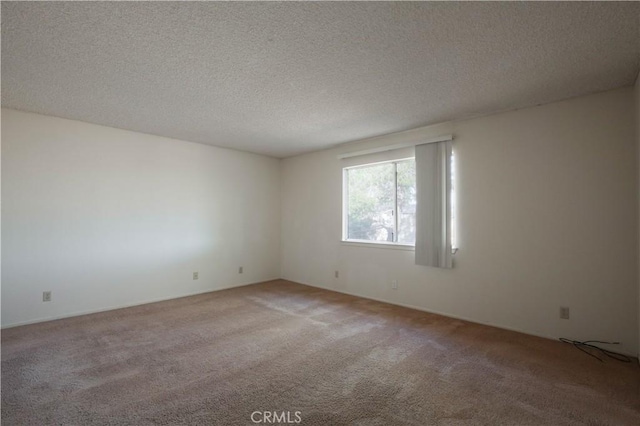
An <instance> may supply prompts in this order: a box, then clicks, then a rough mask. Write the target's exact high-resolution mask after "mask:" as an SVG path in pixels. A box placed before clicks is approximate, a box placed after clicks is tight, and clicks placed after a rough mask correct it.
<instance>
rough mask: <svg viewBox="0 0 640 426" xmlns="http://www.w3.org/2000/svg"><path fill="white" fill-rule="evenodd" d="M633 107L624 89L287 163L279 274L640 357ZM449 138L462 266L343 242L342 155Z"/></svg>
mask: <svg viewBox="0 0 640 426" xmlns="http://www.w3.org/2000/svg"><path fill="white" fill-rule="evenodd" d="M633 102H634V101H633V90H632V88H623V89H619V90H614V91H610V92H606V93H600V94H596V95H591V96H587V97H581V98H576V99H572V100H568V101H564V102H559V103H554V104H549V105H544V106H540V107H535V108H528V109H523V110H518V111H512V112H506V113H501V114H496V115H492V116H486V117H481V118H476V119H471V120H466V121H459V122H454V123H445V124H442V125H438V126H431V127H427V128H423V129H418V130H415V131H412V132H406V133H403V134H397V135H393V136H390V137H383V138H376V139H374V140H370V141H364V142H358V143H354V144H349V145H348V146H343V147H339V148H336V149H331V150H326V151H321V152H315V153H311V154H306V155H302V156H298V157H293V158H289V159H286V160H284V161H283V165H282V166H283V170H282V197H283V199H282V256H283V258H282V273H283V277H284V278H286V279H290V280H293V281H298V282H301V283H307V284H310V285H315V286H319V287H325V288H329V289H335V290H339V291H343V292H347V293H352V294H356V295H361V296H365V297H370V298H376V299H381V300H385V301H389V302H392V303H398V304H404V305H409V306H414V307H417V308H421V309H424V310H429V311H434V312H440V313H444V314H446V315H449V316H454V317H460V318H467V319H470V320H472V321H476V322H481V323H486V324H493V325H496V326H499V327H504V328H510V329H515V330H521V331H524V332H526V333H530V334H535V335H541V336H546V337H550V338H557V337H561V336H562V337H569V338H575V339H581V340H582V339H600V340H607V341H620V342H621V343H622V346H621V347H617V348H616V349H617V350H619V351H622V352H625V353H630V354H635V353H637V348H638V320H637V311H638V249H637V236H638V216H637V207H638V206H637V202H638V201H637V200H638V193H637V190H638V187H637V180H636V169H637V167H638V164H637V162H636V157H635V152H636V147H635V140H634V124H633V123H634V118H633V114H634V113H633V108H634V106H633ZM449 132H452V133H453V134H454V135H455V141H454V151H455V155H456V161H457V166H456V168H457V171H458V173H457V177H456V182H457V197H458V216H459V220H458V245H459V247H460V251H459V253H458V254H457V255H456V256H455V268H454V269H453V270H445V269H436V268H429V267H422V266H416V265H414V259H413V255H414V253H413V252H412V251H402V250H393V249H382V248H369V247H359V246H350V245H346V244H343V243H340V237H341V177H342V175H341V163H340V161H339V160H338V159H337V158H336V155H337V154H338V153H339V152H346V151H357V150H359V149H363V148H366V147H372V146H380V145H387V144H394V143H397V142H399V141H402V140H410V139H415V138H420V137H430V136H435V135H439V134H443V133H449ZM334 270H339V271H340V278H339V279H335V278H334ZM392 279H394V280H398V282H399V289H398V290H392V289H391V288H390V280H392ZM560 306H569V307H570V309H571V319H570V320H561V319H559V307H560Z"/></svg>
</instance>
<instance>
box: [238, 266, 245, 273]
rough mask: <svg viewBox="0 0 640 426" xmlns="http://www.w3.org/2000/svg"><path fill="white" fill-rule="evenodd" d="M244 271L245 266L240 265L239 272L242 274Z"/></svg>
mask: <svg viewBox="0 0 640 426" xmlns="http://www.w3.org/2000/svg"><path fill="white" fill-rule="evenodd" d="M243 272H244V267H243V266H241V267H239V268H238V273H239V274H241V273H243Z"/></svg>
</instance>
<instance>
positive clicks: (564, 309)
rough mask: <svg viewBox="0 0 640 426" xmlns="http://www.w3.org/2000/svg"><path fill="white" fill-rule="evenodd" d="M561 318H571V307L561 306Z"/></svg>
mask: <svg viewBox="0 0 640 426" xmlns="http://www.w3.org/2000/svg"><path fill="white" fill-rule="evenodd" d="M560 318H562V319H569V307H567V306H561V307H560Z"/></svg>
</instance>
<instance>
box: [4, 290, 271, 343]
mask: <svg viewBox="0 0 640 426" xmlns="http://www.w3.org/2000/svg"><path fill="white" fill-rule="evenodd" d="M277 279H279V278H273V279H268V280H262V281H256V282H251V283H245V284H237V285H228V286H224V287H218V288H214V289H207V290H200V291H194V292H191V293H186V294H181V295H179V296H169V297H160V298H157V299H147V300H143V301H141V302H135V303H127V304H124V305H115V306H108V307H105V308H99V309H90V310H87V311H76V312H72V313H69V314H63V315H54V316H49V317H42V318H36V319H33V320H29V321H21V322H16V323H11V324H6V325H5V324H2V327H0V329H2V330H4V329H7V328H13V327H20V326H21V325H29V324H37V323H40V322H46V321H55V320H59V319H65V318H72V317H79V316H81V315H89V314H97V313H100V312H107V311H113V310H116V309H124V308H132V307H134V306H140V305H148V304H150V303H157V302H164V301H167V300H174V299H182V298H183V297H190V296H197V295H198V294H205V293H213V292H216V291H221V290H229V289H231V288H238V287H244V286H248V285H253V284H261V283H266V282H269V281H274V280H277Z"/></svg>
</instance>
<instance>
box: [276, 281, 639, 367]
mask: <svg viewBox="0 0 640 426" xmlns="http://www.w3.org/2000/svg"><path fill="white" fill-rule="evenodd" d="M282 279H283V280H286V281H290V282H292V283H297V284H302V285H306V286H309V287H315V288H319V289H322V290H327V291H334V292H336V293H342V294H347V295H349V296H354V297H360V298H362V299H369V300H375V301H376V302H382V303H388V304H389V305H395V306H402V307H403V308H409V309H415V310H417V311H422V312H428V313H430V314H436V315H442V316H443V317H447V318H453V319H458V320H462V321H467V322H471V323H474V324H480V325H487V326H489V327H495V328H499V329H502V330H509V331H515V332H517V333H522V334H526V335H529V336H535V337H541V338H543V339H549V340H555V341H558V339H559V338H560V337H559V336H550V335H545V334H538V333H532V332H530V331H525V330H521V329H519V328H515V327H509V326H505V325H501V324H495V323H491V322H486V321H478V320H475V319H472V318H467V317H463V316H460V315H453V314H449V313H446V312H440V311H436V310H433V309H427V308H423V307H421V306H415V305H410V304H407V303H399V302H394V301H389V300H385V299H380V298H377V297H371V296H363V295H361V294H357V293H351V292H349V291H344V290H337V289H333V288H327V287H322V286H319V285H314V284H309V283H303V282H300V281H293V280H289V279H287V278H282ZM612 350H614V351H615V352H618V353H620V354H622V355H626V356H630V357H633V358H636V357H638V362H639V363H640V356H639V355H638V354H631V353H629V352H626V351H624V350H615V349H612Z"/></svg>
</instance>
